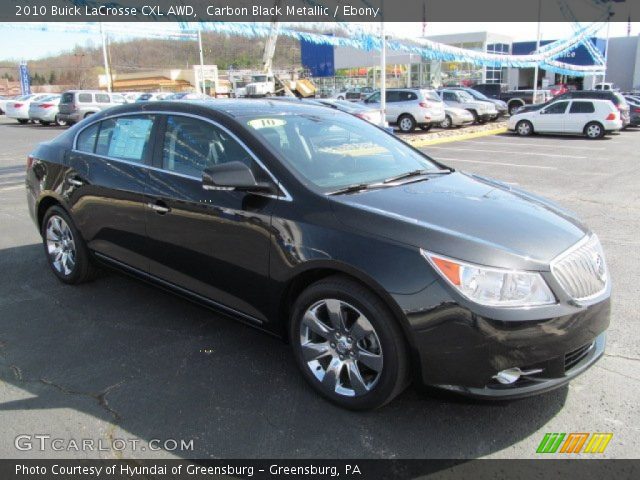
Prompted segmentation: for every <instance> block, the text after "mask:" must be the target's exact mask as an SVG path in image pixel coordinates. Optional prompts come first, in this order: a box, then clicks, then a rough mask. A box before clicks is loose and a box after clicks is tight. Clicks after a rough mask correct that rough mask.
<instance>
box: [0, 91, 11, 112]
mask: <svg viewBox="0 0 640 480" xmlns="http://www.w3.org/2000/svg"><path fill="white" fill-rule="evenodd" d="M9 100H12V98H11V97H5V96H3V95H0V115H4V112H5V110H6V109H7V102H8V101H9Z"/></svg>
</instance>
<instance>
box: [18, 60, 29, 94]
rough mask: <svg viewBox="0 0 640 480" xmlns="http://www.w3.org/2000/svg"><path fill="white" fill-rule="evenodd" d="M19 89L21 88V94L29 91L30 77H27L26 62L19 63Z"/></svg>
mask: <svg viewBox="0 0 640 480" xmlns="http://www.w3.org/2000/svg"><path fill="white" fill-rule="evenodd" d="M20 89H21V90H22V95H29V94H30V93H31V79H30V78H29V69H28V68H27V64H26V63H21V64H20Z"/></svg>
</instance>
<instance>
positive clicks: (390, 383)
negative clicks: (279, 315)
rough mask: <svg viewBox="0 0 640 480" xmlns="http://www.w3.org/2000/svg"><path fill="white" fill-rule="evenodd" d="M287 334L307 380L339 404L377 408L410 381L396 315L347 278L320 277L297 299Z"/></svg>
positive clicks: (359, 408) (370, 293)
mask: <svg viewBox="0 0 640 480" xmlns="http://www.w3.org/2000/svg"><path fill="white" fill-rule="evenodd" d="M290 338H291V344H292V346H293V351H294V356H295V358H296V361H297V363H298V366H299V367H300V369H301V370H302V374H303V375H304V377H305V378H306V380H307V381H308V382H309V383H310V384H311V386H312V387H313V388H314V389H316V390H317V391H318V392H319V393H320V394H321V395H322V396H324V397H325V398H327V399H329V400H330V401H332V402H333V403H336V404H338V405H340V406H342V407H345V408H349V409H353V410H366V409H372V408H377V407H380V406H382V405H384V404H385V403H387V402H389V401H391V400H392V399H393V398H394V397H395V396H396V395H398V394H399V393H400V392H402V390H403V389H404V388H405V387H406V385H407V384H408V359H407V351H406V345H405V341H404V338H403V336H402V332H401V331H400V327H399V326H398V324H397V322H396V320H395V318H393V316H392V315H391V313H390V312H389V310H388V308H387V307H386V305H385V304H384V303H383V302H382V301H381V300H380V299H379V298H378V297H377V296H376V295H374V294H373V293H372V292H371V291H369V290H368V289H367V288H365V287H363V286H362V285H360V284H358V283H356V282H354V281H352V280H351V279H349V278H346V277H342V276H335V277H330V278H327V279H325V280H321V281H319V282H317V283H315V284H313V285H312V286H310V287H309V288H307V289H306V290H305V291H304V292H303V293H302V294H301V295H300V296H299V297H298V299H297V300H296V302H295V304H294V308H293V313H292V318H291V328H290Z"/></svg>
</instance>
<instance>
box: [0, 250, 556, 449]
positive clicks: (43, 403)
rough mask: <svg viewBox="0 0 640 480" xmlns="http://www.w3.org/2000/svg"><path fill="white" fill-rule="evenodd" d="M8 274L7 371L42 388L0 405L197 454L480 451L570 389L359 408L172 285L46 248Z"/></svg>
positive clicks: (3, 345) (423, 397)
mask: <svg viewBox="0 0 640 480" xmlns="http://www.w3.org/2000/svg"><path fill="white" fill-rule="evenodd" d="M0 271H2V272H3V275H2V277H1V278H0V291H2V292H3V295H2V297H0V319H1V320H0V379H1V380H2V381H3V382H6V383H7V384H10V385H11V386H12V387H15V388H12V391H16V389H20V390H18V391H26V392H28V394H29V395H23V394H20V395H15V396H14V397H15V399H12V400H9V401H5V402H4V403H0V414H6V413H13V412H18V411H19V412H27V413H28V414H29V413H30V414H32V412H33V411H39V412H38V413H37V416H38V417H40V418H42V419H43V420H42V422H44V421H45V420H44V419H45V418H47V417H48V416H50V415H54V412H55V411H56V410H57V409H65V411H67V413H66V414H65V417H64V418H65V419H64V420H58V422H53V421H51V424H52V425H56V424H57V425H60V424H65V425H66V423H67V422H69V423H70V424H74V425H75V424H76V423H77V422H80V423H81V422H83V421H86V420H83V419H85V418H86V415H80V416H78V417H77V418H76V417H72V420H69V419H68V416H69V413H68V410H75V411H77V412H82V413H84V414H88V415H90V416H92V417H94V418H97V419H100V420H102V421H104V422H108V423H110V424H113V425H116V426H117V428H118V429H120V430H122V431H123V432H124V433H123V435H126V434H128V435H129V436H136V437H138V438H140V439H143V440H147V441H148V440H150V439H182V440H186V441H189V440H191V439H193V440H194V450H193V451H189V452H177V451H175V452H171V453H172V454H174V455H178V456H181V457H185V458H210V457H217V458H231V457H235V458H256V457H257V458H267V457H272V458H278V457H287V458H292V457H293V458H451V457H455V458H477V457H481V456H484V455H488V454H491V453H494V452H497V451H500V450H503V449H506V448H509V447H510V446H511V445H513V444H514V443H516V442H519V441H521V440H523V439H526V438H527V437H529V436H530V435H532V434H533V433H535V432H537V430H539V429H540V428H541V427H542V426H543V425H545V424H546V423H547V422H548V421H549V420H550V419H551V418H553V417H554V416H555V415H556V413H557V412H558V411H559V410H560V409H562V407H563V405H564V403H565V400H566V396H567V389H566V388H564V389H560V390H557V391H555V392H551V393H548V394H545V395H541V396H539V397H535V398H530V399H525V400H520V401H517V402H510V403H505V402H500V403H478V402H473V401H469V400H461V399H457V398H451V397H450V396H442V395H435V396H431V395H427V394H425V393H424V392H423V391H419V390H418V389H416V388H409V389H408V390H407V391H405V392H404V393H403V394H402V395H400V396H399V397H398V398H396V399H395V400H394V401H393V402H392V403H390V404H389V405H387V406H385V407H383V408H381V409H378V410H376V411H372V412H364V413H362V412H351V411H347V410H343V409H340V408H337V407H335V406H333V405H332V404H330V403H328V402H326V401H325V400H323V399H322V398H320V397H319V396H318V395H317V394H316V393H315V392H314V391H313V390H312V389H311V388H310V387H309V386H308V385H307V384H306V383H305V382H304V380H303V378H302V376H301V375H300V374H299V372H298V371H297V369H296V367H295V365H294V364H293V362H292V357H291V353H290V351H289V347H288V346H287V345H286V344H285V343H284V342H283V341H281V340H280V339H277V338H273V337H271V336H268V335H265V334H263V333H261V332H259V331H257V330H254V329H252V328H250V327H247V326H244V325H242V324H240V323H238V322H234V321H232V320H230V319H228V318H226V317H224V316H221V315H219V314H217V313H214V312H211V311H210V310H207V309H204V308H201V307H199V306H197V305H195V304H192V303H190V302H188V301H186V300H183V299H181V298H179V297H176V296H174V295H171V294H169V293H166V292H163V291H162V290H160V289H156V288H155V287H152V286H149V285H147V284H144V283H142V282H139V281H137V280H134V279H131V278H129V277H126V276H124V275H121V274H118V273H111V272H107V273H104V274H103V275H101V276H100V278H98V279H97V280H95V281H93V282H91V283H87V284H84V285H81V286H75V287H74V286H68V285H64V284H62V283H60V282H59V281H57V279H55V277H54V275H53V274H52V273H51V272H50V271H49V267H48V266H47V265H46V262H45V259H44V255H43V251H42V246H41V245H39V244H32V245H24V246H19V247H15V248H7V249H4V250H0ZM442 368H446V366H443V367H442ZM7 397H8V395H5V396H4V398H7ZM14 397H12V398H14ZM5 416H6V415H5ZM9 418H21V417H15V416H13V415H12V416H10V417H9ZM22 418H24V417H22ZM42 422H39V424H40V425H42ZM60 422H62V423H60ZM34 424H35V423H34ZM26 428H27V427H20V429H21V430H25V429H26ZM78 428H82V429H84V430H83V437H87V436H91V435H92V433H93V432H94V431H95V430H96V425H95V422H87V423H86V425H85V424H81V425H79V427H78ZM40 430H41V429H40ZM64 432H67V430H65V431H64ZM64 432H46V433H51V434H52V435H53V434H57V436H65V435H68V433H64ZM23 433H34V434H35V433H42V432H41V431H38V432H23ZM95 435H96V436H97V435H98V434H97V433H96V434H95ZM123 435H120V436H123ZM537 441H538V438H537V437H536V438H535V439H534V440H532V447H531V448H532V453H533V451H534V450H533V449H534V448H535V445H534V444H537Z"/></svg>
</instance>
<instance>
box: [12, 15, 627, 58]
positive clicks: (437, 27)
mask: <svg viewBox="0 0 640 480" xmlns="http://www.w3.org/2000/svg"><path fill="white" fill-rule="evenodd" d="M132 26H133V24H132ZM610 28H611V36H612V37H620V36H626V35H627V23H626V22H617V23H616V22H612V23H611V27H610ZM387 30H388V32H389V34H391V35H394V34H396V35H401V36H403V37H405V36H411V35H415V36H419V35H421V34H422V23H420V22H411V23H388V24H387ZM480 31H489V32H492V33H501V34H504V35H508V36H511V37H512V38H514V39H515V40H535V38H536V31H537V23H536V22H521V23H517V22H513V23H506V22H494V23H488V22H474V23H465V22H458V23H445V22H432V23H427V25H426V30H425V33H426V35H441V34H448V33H464V32H480ZM541 32H542V38H543V39H550V40H553V39H559V38H567V37H569V36H571V35H572V33H573V29H572V27H571V24H569V23H564V22H555V23H552V22H549V23H542V24H541ZM638 34H640V23H639V22H632V23H631V35H634V36H636V35H638ZM598 36H601V37H604V36H606V29H605V28H603V29H602V30H601V31H600V32H599V34H598ZM9 39H10V40H9ZM87 41H91V42H93V43H94V44H96V45H99V44H100V36H99V35H97V34H83V33H64V32H42V31H33V30H22V29H20V28H14V27H8V26H7V25H6V24H2V23H0V60H10V59H16V60H20V59H27V60H28V59H36V58H42V57H46V56H48V55H51V54H56V53H59V52H61V51H64V50H70V49H72V48H73V46H74V45H76V44H80V45H83V46H84V45H85V44H86V43H87ZM209 61H213V62H215V59H211V60H209Z"/></svg>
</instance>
